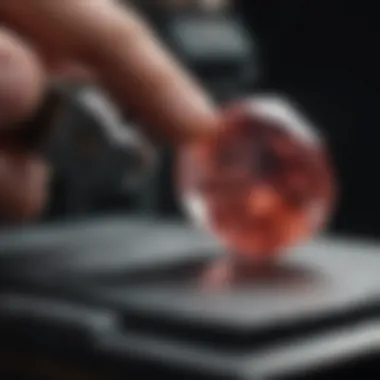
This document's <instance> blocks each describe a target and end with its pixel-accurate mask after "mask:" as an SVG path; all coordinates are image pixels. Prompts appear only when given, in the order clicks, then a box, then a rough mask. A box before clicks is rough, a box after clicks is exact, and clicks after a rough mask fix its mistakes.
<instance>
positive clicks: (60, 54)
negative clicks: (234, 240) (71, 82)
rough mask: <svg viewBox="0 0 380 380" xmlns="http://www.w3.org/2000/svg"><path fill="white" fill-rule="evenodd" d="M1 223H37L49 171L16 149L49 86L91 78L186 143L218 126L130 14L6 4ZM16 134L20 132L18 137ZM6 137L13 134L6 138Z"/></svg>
mask: <svg viewBox="0 0 380 380" xmlns="http://www.w3.org/2000/svg"><path fill="white" fill-rule="evenodd" d="M0 22H2V25H3V27H2V28H1V29H0V217H2V218H3V220H20V219H25V218H29V217H32V216H34V215H35V214H36V213H38V212H39V211H40V210H41V209H42V207H43V205H44V203H45V201H46V187H47V186H46V182H47V178H48V173H47V166H46V164H45V162H44V161H43V159H42V158H41V157H38V156H36V155H35V154H33V153H30V152H27V151H25V150H24V149H22V148H21V147H20V145H19V144H18V143H17V137H16V136H17V133H16V132H17V131H16V129H17V127H11V126H12V125H17V123H19V122H21V121H22V120H25V119H26V118H28V117H29V116H30V115H32V114H33V112H35V111H36V109H37V107H38V105H39V104H40V103H41V101H42V99H43V96H44V93H45V90H46V88H47V86H48V83H49V80H50V79H51V77H52V76H54V75H58V76H63V77H65V78H67V77H72V76H77V75H80V76H82V75H86V77H87V78H91V79H93V80H96V81H97V83H98V84H100V85H101V86H103V87H104V89H106V90H107V91H108V92H109V94H110V95H111V96H112V97H113V99H114V100H115V101H116V102H117V103H118V104H119V105H120V106H121V107H124V108H125V107H127V108H128V109H129V110H130V111H131V112H133V113H134V114H135V115H136V117H137V118H139V119H140V121H141V122H142V123H143V125H144V126H145V130H146V132H147V133H151V134H153V135H156V136H158V137H160V138H164V139H166V141H168V142H171V143H175V144H179V143H182V142H183V141H188V140H189V139H192V138H196V137H197V136H198V135H199V134H203V133H204V132H205V131H208V130H210V127H211V126H213V125H215V124H216V116H215V110H214V107H213V104H212V102H211V101H210V99H208V97H207V95H205V94H204V93H203V91H202V90H201V89H200V87H199V86H198V85H197V83H196V82H195V80H194V79H193V78H191V77H190V76H189V75H188V74H187V73H186V72H184V71H183V70H182V69H181V67H179V66H178V65H177V64H176V62H175V61H174V60H173V59H172V58H171V57H170V55H169V54H168V53H167V52H166V51H165V49H164V47H163V46H161V44H160V43H159V41H158V40H157V38H156V37H155V35H154V34H153V33H152V32H151V31H150V30H149V28H148V27H147V26H146V25H145V23H144V21H143V20H142V19H141V18H140V17H139V15H138V14H137V13H136V12H135V11H134V10H133V9H131V8H129V7H127V6H125V5H121V4H119V3H118V2H116V1H111V0H33V1H30V0H2V1H1V2H0ZM11 128H13V130H11ZM2 133H3V134H4V133H6V134H7V135H9V134H13V133H14V136H15V138H13V139H9V138H7V139H3V138H2V137H1V136H2Z"/></svg>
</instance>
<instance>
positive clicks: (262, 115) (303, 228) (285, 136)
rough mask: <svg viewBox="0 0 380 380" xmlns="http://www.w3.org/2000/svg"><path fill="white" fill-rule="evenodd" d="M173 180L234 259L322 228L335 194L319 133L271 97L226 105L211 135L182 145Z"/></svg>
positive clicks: (264, 255) (274, 250)
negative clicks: (216, 128) (175, 179)
mask: <svg viewBox="0 0 380 380" xmlns="http://www.w3.org/2000/svg"><path fill="white" fill-rule="evenodd" d="M178 186H179V191H180V196H181V199H182V201H183V204H184V206H185V209H186V211H187V212H188V214H189V215H190V217H191V218H192V219H193V220H194V221H195V222H196V223H197V224H201V225H203V227H204V228H207V229H208V230H209V231H210V232H211V233H212V234H213V235H215V236H216V237H217V239H219V241H220V242H222V243H223V245H224V246H225V247H226V248H228V249H229V250H230V251H231V252H233V253H234V254H237V255H239V256H237V257H240V258H244V259H247V258H248V259H249V260H254V261H263V260H267V259H268V258H269V259H270V258H273V257H275V256H276V255H278V254H279V253H281V252H283V251H284V250H286V249H287V248H289V247H292V246H294V245H296V244H298V243H300V242H302V241H304V240H306V239H309V238H310V237H312V236H314V235H315V234H316V233H317V232H319V231H320V230H321V229H322V228H323V227H324V226H325V224H326V222H328V219H329V216H330V212H331V210H332V206H333V202H334V195H335V186H334V181H333V175H332V170H331V166H330V163H329V160H328V155H327V153H326V150H325V147H324V143H323V140H322V138H321V137H320V136H319V135H318V133H317V131H316V130H315V129H314V128H313V127H312V126H311V125H310V123H309V122H308V121H307V120H305V119H304V118H303V116H302V115H300V114H299V112H297V111H296V110H295V108H294V107H293V106H292V105H290V104H288V103H287V102H286V101H284V100H282V99H279V98H275V97H257V98H252V99H250V100H248V101H245V102H240V103H237V104H235V105H233V106H232V107H228V108H227V109H226V110H225V111H224V113H223V116H222V123H221V125H220V129H219V130H218V131H217V132H216V133H215V134H214V135H213V136H210V137H209V138H207V139H203V140H202V141H198V142H196V143H192V144H189V145H188V146H187V147H185V148H182V149H181V151H180V152H179V158H178ZM241 255H242V256H241ZM244 261H245V260H244Z"/></svg>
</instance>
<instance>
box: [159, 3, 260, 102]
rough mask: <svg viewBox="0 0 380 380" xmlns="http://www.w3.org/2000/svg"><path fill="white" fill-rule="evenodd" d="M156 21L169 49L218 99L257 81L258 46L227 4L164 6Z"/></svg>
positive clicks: (239, 92)
mask: <svg viewBox="0 0 380 380" xmlns="http://www.w3.org/2000/svg"><path fill="white" fill-rule="evenodd" d="M218 4H219V5H220V7H218V6H217V5H218ZM156 22H157V29H158V31H159V33H161V35H162V37H163V38H164V40H165V42H166V43H167V44H168V45H169V46H170V48H171V49H172V51H173V52H174V53H175V54H176V55H177V57H178V58H179V59H180V60H181V61H182V63H184V64H185V65H186V66H187V67H188V68H189V69H190V70H191V71H192V72H193V73H194V74H195V75H196V76H197V77H198V78H199V79H200V80H201V82H202V83H203V84H204V85H205V86H206V88H207V89H208V90H209V91H210V92H211V93H212V94H213V95H214V97H215V98H216V99H217V100H221V101H225V100H229V99H231V98H233V97H235V96H238V95H241V94H242V93H245V92H246V91H248V90H250V89H251V88H252V86H253V85H254V84H255V83H256V82H257V80H258V78H259V75H260V69H261V68H260V67H259V57H258V48H257V46H256V44H255V41H254V39H253V38H252V36H251V35H250V34H249V33H248V31H247V30H246V29H245V27H244V25H243V24H242V22H241V20H240V19H239V17H238V16H237V14H235V13H234V12H233V11H232V10H230V9H229V8H228V7H225V6H224V7H222V6H221V3H219V2H218V3H217V4H215V5H214V7H212V6H211V4H209V3H208V2H203V1H201V2H197V3H196V6H194V7H193V8H192V9H190V10H189V9H182V8H178V9H173V8H170V9H166V10H163V11H162V13H161V14H160V16H159V17H157V19H156Z"/></svg>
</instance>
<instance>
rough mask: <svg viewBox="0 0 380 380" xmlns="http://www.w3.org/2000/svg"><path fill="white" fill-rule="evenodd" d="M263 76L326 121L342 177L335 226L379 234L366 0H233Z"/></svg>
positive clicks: (379, 89) (374, 95)
mask: <svg viewBox="0 0 380 380" xmlns="http://www.w3.org/2000/svg"><path fill="white" fill-rule="evenodd" d="M236 5H237V9H238V10H239V11H241V14H242V15H243V17H244V19H245V22H246V25H247V26H248V27H249V28H250V30H251V32H252V33H253V34H254V35H256V36H257V38H258V42H259V46H260V50H261V54H262V59H263V61H264V67H265V71H266V83H267V85H268V86H269V87H272V88H276V89H280V90H283V91H285V92H286V93H289V94H291V95H292V96H294V97H295V98H296V99H297V100H298V101H299V102H300V103H301V104H302V105H303V106H304V107H305V108H306V110H307V112H308V113H309V114H310V115H311V116H312V118H313V120H315V121H316V122H317V124H318V125H319V127H320V128H321V129H323V130H324V131H325V133H326V136H327V138H328V141H329V144H330V146H331V150H332V153H333V156H334V159H335V163H336V167H337V172H338V176H339V180H340V183H341V201H340V206H339V209H338V213H337V216H336V220H335V222H334V227H335V229H336V230H338V231H344V232H351V233H353V232H355V233H360V234H365V235H371V236H378V232H379V228H380V222H379V217H378V214H379V210H380V198H379V191H380V185H379V181H378V180H377V166H378V162H379V159H380V156H379V147H378V146H379V101H380V76H379V62H380V61H379V60H380V58H379V54H378V43H379V37H380V34H379V24H378V20H377V17H376V13H377V12H376V9H375V3H372V5H371V3H370V2H368V1H362V2H344V1H339V0H336V1H314V0H311V1H270V0H269V1H265V0H264V1H256V0H247V1H237V2H236Z"/></svg>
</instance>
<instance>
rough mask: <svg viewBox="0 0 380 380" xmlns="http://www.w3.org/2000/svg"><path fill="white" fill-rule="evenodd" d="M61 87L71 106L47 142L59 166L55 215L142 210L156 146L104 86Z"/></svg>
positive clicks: (67, 105) (54, 163)
mask: <svg viewBox="0 0 380 380" xmlns="http://www.w3.org/2000/svg"><path fill="white" fill-rule="evenodd" d="M56 91H60V92H61V95H62V96H63V97H65V103H64V104H65V105H64V107H63V108H62V109H61V110H60V118H59V119H58V120H57V122H56V125H55V127H54V128H53V131H52V135H51V136H50V139H49V142H48V146H47V154H48V156H49V159H50V160H51V164H52V168H53V200H52V204H51V209H50V215H51V216H53V215H56V216H58V217H61V216H65V215H70V216H72V215H83V214H87V213H91V212H94V211H99V210H100V209H101V210H102V209H104V210H110V209H113V208H119V207H120V208H121V210H124V211H126V210H131V209H132V208H136V207H137V206H138V204H139V201H140V193H139V192H140V190H141V187H142V186H144V184H145V181H146V180H147V179H148V177H149V176H150V175H152V171H153V167H154V165H155V151H154V149H153V147H152V146H151V145H150V144H149V142H148V141H147V140H145V139H144V138H143V136H142V135H141V134H140V133H139V132H138V129H137V127H135V125H133V123H132V122H131V121H129V120H126V119H125V118H123V117H122V116H121V114H120V113H119V112H118V110H117V108H116V107H115V106H114V105H113V104H112V103H111V102H110V101H109V100H108V98H107V96H106V95H105V94H103V93H102V92H101V91H100V90H99V89H97V88H95V87H91V86H81V87H77V88H70V89H65V91H63V90H62V88H60V89H59V90H58V89H57V90H56Z"/></svg>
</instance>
